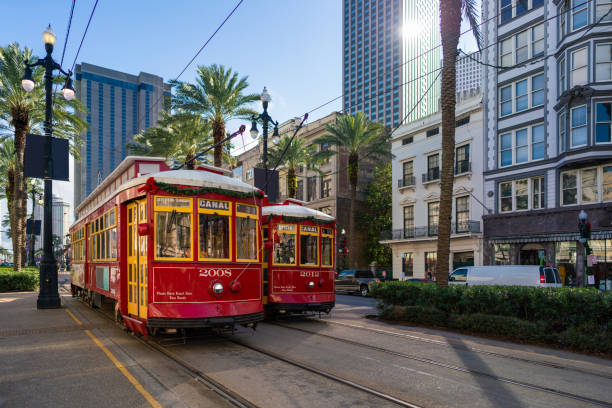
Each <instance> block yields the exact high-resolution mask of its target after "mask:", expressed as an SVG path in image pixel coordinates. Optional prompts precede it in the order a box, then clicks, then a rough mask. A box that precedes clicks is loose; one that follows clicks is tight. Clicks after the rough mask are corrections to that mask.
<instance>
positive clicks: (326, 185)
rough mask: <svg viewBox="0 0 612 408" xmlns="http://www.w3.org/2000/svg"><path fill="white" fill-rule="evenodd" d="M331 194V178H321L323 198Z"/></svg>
mask: <svg viewBox="0 0 612 408" xmlns="http://www.w3.org/2000/svg"><path fill="white" fill-rule="evenodd" d="M330 194H331V178H326V179H323V180H321V198H327V197H329V196H330Z"/></svg>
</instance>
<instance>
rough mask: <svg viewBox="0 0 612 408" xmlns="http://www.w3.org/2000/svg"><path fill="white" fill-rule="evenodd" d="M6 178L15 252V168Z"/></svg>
mask: <svg viewBox="0 0 612 408" xmlns="http://www.w3.org/2000/svg"><path fill="white" fill-rule="evenodd" d="M6 177H7V184H6V206H7V208H8V215H9V222H10V227H11V243H12V244H13V251H15V248H17V236H16V235H15V233H14V232H15V231H17V222H16V221H17V217H16V216H15V210H14V201H13V195H14V194H13V192H14V191H15V170H14V169H13V168H9V170H8V171H7V174H6ZM14 268H15V263H14V262H13V269H14Z"/></svg>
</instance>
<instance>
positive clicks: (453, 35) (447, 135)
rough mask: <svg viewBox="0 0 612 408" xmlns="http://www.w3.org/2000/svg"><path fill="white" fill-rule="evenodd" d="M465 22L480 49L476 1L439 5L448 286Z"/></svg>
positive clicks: (444, 280) (441, 277) (442, 224)
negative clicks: (459, 46) (459, 66)
mask: <svg viewBox="0 0 612 408" xmlns="http://www.w3.org/2000/svg"><path fill="white" fill-rule="evenodd" d="M462 11H463V14H464V16H465V18H467V19H468V21H469V23H470V26H471V29H472V32H473V33H474V37H475V38H476V42H477V43H478V46H479V48H480V28H479V25H478V16H477V12H476V0H441V1H440V36H441V40H442V93H441V100H442V172H441V176H440V213H439V214H440V215H439V220H438V248H437V262H436V283H437V284H438V285H440V286H443V287H445V286H448V272H449V264H448V261H449V259H448V258H449V256H450V232H451V217H452V206H453V181H454V176H455V173H454V167H455V166H454V163H455V102H456V100H455V91H456V72H455V67H456V64H457V44H458V43H459V37H460V36H461V12H462Z"/></svg>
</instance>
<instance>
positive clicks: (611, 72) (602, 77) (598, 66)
mask: <svg viewBox="0 0 612 408" xmlns="http://www.w3.org/2000/svg"><path fill="white" fill-rule="evenodd" d="M611 4H612V3H611ZM609 7H610V6H608V8H609ZM608 13H609V14H608V15H612V10H610V9H608ZM595 80H596V81H610V80H612V43H606V44H597V47H596V48H595Z"/></svg>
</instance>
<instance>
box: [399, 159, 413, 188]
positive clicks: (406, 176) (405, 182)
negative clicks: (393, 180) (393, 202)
mask: <svg viewBox="0 0 612 408" xmlns="http://www.w3.org/2000/svg"><path fill="white" fill-rule="evenodd" d="M413 171H414V170H413V163H412V160H411V161H407V162H404V163H402V180H401V185H400V187H406V186H414V184H415V183H414V182H415V180H414V172H413Z"/></svg>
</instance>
